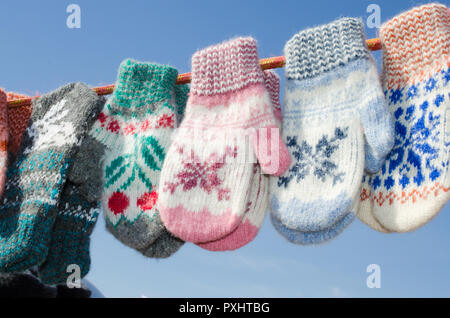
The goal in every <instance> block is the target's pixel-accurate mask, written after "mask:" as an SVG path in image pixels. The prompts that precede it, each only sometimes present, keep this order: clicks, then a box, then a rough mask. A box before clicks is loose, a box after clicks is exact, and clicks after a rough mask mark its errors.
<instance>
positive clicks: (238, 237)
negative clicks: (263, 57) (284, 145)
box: [197, 70, 281, 251]
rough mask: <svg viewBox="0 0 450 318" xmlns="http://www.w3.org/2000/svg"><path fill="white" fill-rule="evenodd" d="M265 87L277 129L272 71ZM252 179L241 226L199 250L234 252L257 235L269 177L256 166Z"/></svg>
mask: <svg viewBox="0 0 450 318" xmlns="http://www.w3.org/2000/svg"><path fill="white" fill-rule="evenodd" d="M263 76H264V81H265V86H266V89H267V91H268V92H269V94H270V97H271V100H272V107H273V112H274V116H275V119H276V124H277V127H280V126H281V109H280V100H279V97H278V96H279V91H280V78H279V77H278V75H277V74H276V73H275V72H274V71H270V70H268V71H264V72H263ZM253 169H254V170H253V177H252V182H251V183H250V188H249V189H248V190H247V194H248V197H247V199H246V200H247V206H248V208H247V211H246V212H245V214H244V217H243V218H242V222H241V224H239V225H238V227H237V228H236V229H235V230H234V231H233V232H231V233H230V234H228V235H227V236H225V237H224V238H221V239H219V240H216V241H212V242H207V243H198V244H197V245H198V246H200V247H201V248H204V249H206V250H210V251H226V250H235V249H238V248H240V247H242V246H244V245H246V244H248V243H250V242H251V241H252V240H253V239H254V238H255V237H256V235H257V234H258V232H259V229H260V228H261V226H262V223H263V222H264V218H265V217H266V213H267V207H268V204H269V177H268V176H267V175H264V174H262V173H261V168H260V167H259V165H258V164H255V165H254V167H253Z"/></svg>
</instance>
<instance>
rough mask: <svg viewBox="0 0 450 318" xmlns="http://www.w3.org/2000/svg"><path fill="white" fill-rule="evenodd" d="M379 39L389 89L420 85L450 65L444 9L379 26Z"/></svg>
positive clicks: (426, 9) (426, 8)
mask: <svg viewBox="0 0 450 318" xmlns="http://www.w3.org/2000/svg"><path fill="white" fill-rule="evenodd" d="M380 37H381V41H382V44H383V76H384V81H385V84H387V86H388V88H394V87H395V88H397V87H400V86H404V85H406V84H408V83H415V82H418V81H421V80H423V79H424V78H426V77H428V76H430V75H431V74H433V73H435V72H437V71H439V70H441V69H442V68H443V67H447V66H448V64H449V52H450V16H449V14H448V9H447V7H446V6H444V5H441V4H435V3H433V4H427V5H423V6H420V7H416V8H413V9H411V10H409V11H407V12H404V13H402V14H400V15H398V16H396V17H395V18H393V19H391V20H390V21H388V22H386V23H385V24H383V25H382V27H381V29H380Z"/></svg>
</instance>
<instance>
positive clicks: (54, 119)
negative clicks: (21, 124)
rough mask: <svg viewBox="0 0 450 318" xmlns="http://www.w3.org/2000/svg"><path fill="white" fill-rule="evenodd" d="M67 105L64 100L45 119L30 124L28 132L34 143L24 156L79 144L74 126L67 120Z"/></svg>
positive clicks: (50, 110)
mask: <svg viewBox="0 0 450 318" xmlns="http://www.w3.org/2000/svg"><path fill="white" fill-rule="evenodd" d="M65 105H66V100H65V99H62V100H60V101H59V102H57V103H56V104H54V105H52V106H51V107H50V108H49V110H48V112H47V113H46V114H45V115H44V117H43V118H41V119H38V120H35V121H34V122H30V126H29V127H28V128H27V130H26V131H27V133H28V135H29V136H30V137H31V138H32V139H33V143H32V144H31V146H30V147H28V148H26V149H25V150H24V154H29V153H31V152H35V151H40V150H43V149H46V148H51V147H60V146H63V145H65V144H70V143H72V144H77V143H78V139H77V136H76V132H75V128H74V126H73V124H72V123H71V122H70V121H66V120H65V118H66V117H67V115H68V114H69V107H66V106H65Z"/></svg>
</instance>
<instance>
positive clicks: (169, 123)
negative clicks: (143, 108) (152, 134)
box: [156, 114, 174, 128]
mask: <svg viewBox="0 0 450 318" xmlns="http://www.w3.org/2000/svg"><path fill="white" fill-rule="evenodd" d="M173 116H174V115H173V114H172V115H170V116H168V115H167V114H164V115H162V116H161V117H159V118H158V121H157V122H156V128H161V127H164V128H167V127H169V128H173V127H174V125H173Z"/></svg>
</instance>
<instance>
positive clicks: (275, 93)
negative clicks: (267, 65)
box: [263, 70, 281, 109]
mask: <svg viewBox="0 0 450 318" xmlns="http://www.w3.org/2000/svg"><path fill="white" fill-rule="evenodd" d="M263 75H264V82H265V86H266V89H267V91H268V92H269V95H270V98H271V100H272V106H273V107H274V108H275V109H281V105H280V78H279V77H278V75H277V73H275V72H274V71H271V70H267V71H264V72H263Z"/></svg>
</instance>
